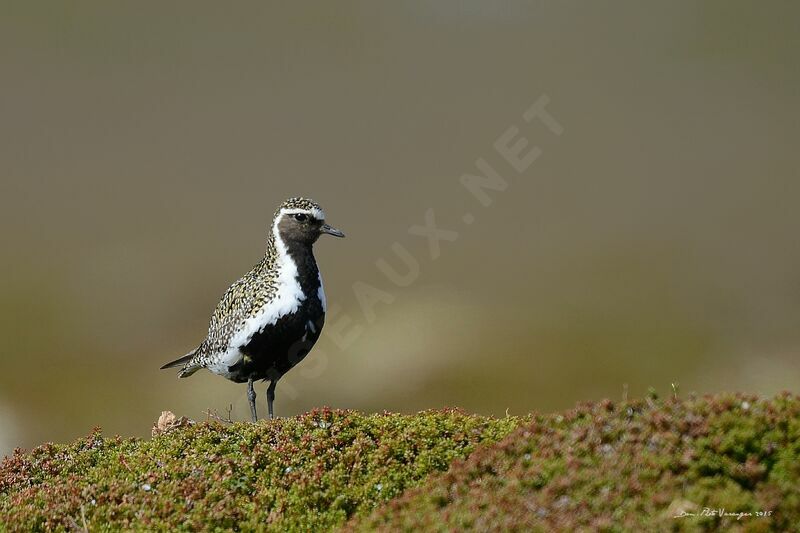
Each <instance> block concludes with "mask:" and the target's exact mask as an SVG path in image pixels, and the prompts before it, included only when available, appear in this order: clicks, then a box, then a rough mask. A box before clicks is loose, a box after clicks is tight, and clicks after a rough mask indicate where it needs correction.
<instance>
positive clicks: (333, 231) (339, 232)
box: [319, 224, 344, 237]
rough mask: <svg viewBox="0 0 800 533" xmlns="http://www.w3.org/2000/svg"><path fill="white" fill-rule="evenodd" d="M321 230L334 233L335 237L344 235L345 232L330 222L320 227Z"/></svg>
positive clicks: (329, 233) (321, 231)
mask: <svg viewBox="0 0 800 533" xmlns="http://www.w3.org/2000/svg"><path fill="white" fill-rule="evenodd" d="M319 232H320V233H327V234H328V235H333V236H334V237H344V233H342V232H341V231H339V230H338V229H336V228H334V227H332V226H329V225H328V224H323V225H322V227H321V228H319Z"/></svg>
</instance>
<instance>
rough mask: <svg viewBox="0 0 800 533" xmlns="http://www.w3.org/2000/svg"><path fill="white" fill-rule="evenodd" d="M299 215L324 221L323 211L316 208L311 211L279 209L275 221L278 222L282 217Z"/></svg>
mask: <svg viewBox="0 0 800 533" xmlns="http://www.w3.org/2000/svg"><path fill="white" fill-rule="evenodd" d="M301 213H302V214H304V215H309V216H311V217H314V218H316V219H317V220H325V211H323V210H322V209H319V208H317V207H312V208H311V209H281V210H280V214H279V216H278V217H276V218H275V220H280V219H281V216H283V215H298V214H301Z"/></svg>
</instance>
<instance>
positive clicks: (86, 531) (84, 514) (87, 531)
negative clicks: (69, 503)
mask: <svg viewBox="0 0 800 533" xmlns="http://www.w3.org/2000/svg"><path fill="white" fill-rule="evenodd" d="M81 522H82V523H83V531H84V533H89V526H88V525H87V524H86V511H85V510H84V508H83V505H81Z"/></svg>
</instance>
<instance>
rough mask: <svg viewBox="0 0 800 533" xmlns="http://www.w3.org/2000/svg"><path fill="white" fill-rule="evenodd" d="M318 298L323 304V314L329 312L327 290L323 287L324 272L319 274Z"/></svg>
mask: <svg viewBox="0 0 800 533" xmlns="http://www.w3.org/2000/svg"><path fill="white" fill-rule="evenodd" d="M317 298H319V303H321V304H322V312H323V313H327V312H328V301H327V300H326V299H325V288H324V287H323V286H322V272H320V273H319V289H317Z"/></svg>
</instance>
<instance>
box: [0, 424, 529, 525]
mask: <svg viewBox="0 0 800 533" xmlns="http://www.w3.org/2000/svg"><path fill="white" fill-rule="evenodd" d="M519 422H520V421H519V419H516V418H506V419H499V420H498V419H491V418H483V417H477V416H469V415H466V414H464V413H461V412H458V411H436V412H434V411H431V412H426V413H421V414H419V415H417V416H402V415H393V414H384V415H371V416H364V415H361V414H357V413H353V412H344V411H332V410H327V409H325V410H318V411H314V412H311V413H308V414H306V415H304V416H300V417H296V418H292V419H281V420H276V421H273V422H263V423H259V424H234V425H227V426H226V425H222V424H219V423H205V424H199V425H196V426H193V427H187V428H181V429H179V430H175V431H173V432H171V433H168V434H166V435H162V436H159V437H156V438H153V439H152V440H135V439H120V438H103V437H102V436H101V435H100V432H99V431H95V432H93V433H92V434H90V435H89V436H87V437H85V438H83V439H81V440H79V441H77V442H75V443H73V444H70V445H53V444H46V445H44V446H41V447H39V448H37V449H35V450H33V451H32V452H31V453H28V454H24V453H21V452H20V453H17V454H15V455H14V456H13V457H11V458H9V459H7V460H6V461H4V462H3V463H2V464H1V465H0V524H3V523H5V524H6V525H7V526H8V527H9V528H10V529H11V530H14V531H44V530H53V529H55V530H64V529H71V528H74V527H76V526H78V527H82V524H83V521H84V520H85V521H86V524H87V525H88V527H89V529H90V530H92V531H103V530H119V529H136V530H159V529H167V530H173V529H174V530H185V531H196V530H201V529H202V530H215V529H216V530H224V529H232V528H238V529H242V530H253V529H257V528H261V529H263V528H267V529H270V530H275V531H278V530H281V531H283V530H320V529H330V528H331V527H334V526H336V525H339V524H342V523H344V522H345V521H346V520H347V519H348V518H350V517H352V516H354V515H363V514H365V513H367V512H369V511H371V510H372V509H373V508H375V507H376V506H377V505H378V504H380V503H382V502H384V501H386V500H388V499H390V498H393V497H396V496H398V495H400V494H401V493H402V492H403V491H404V490H405V489H406V488H408V487H413V486H415V485H417V484H418V483H419V482H420V481H421V480H423V479H424V478H425V477H426V476H428V475H430V474H431V473H433V472H437V471H441V470H444V469H446V468H447V467H448V465H449V464H450V463H451V462H452V461H453V460H454V459H456V458H460V457H464V456H466V455H468V454H469V453H470V452H471V451H472V450H473V448H474V447H475V446H476V445H477V444H480V443H483V442H495V441H498V440H500V439H501V438H503V437H505V436H506V435H507V434H508V433H509V432H510V431H511V430H512V429H514V428H515V427H516V426H517V425H518V424H519ZM1 528H2V526H0V529H1Z"/></svg>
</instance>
